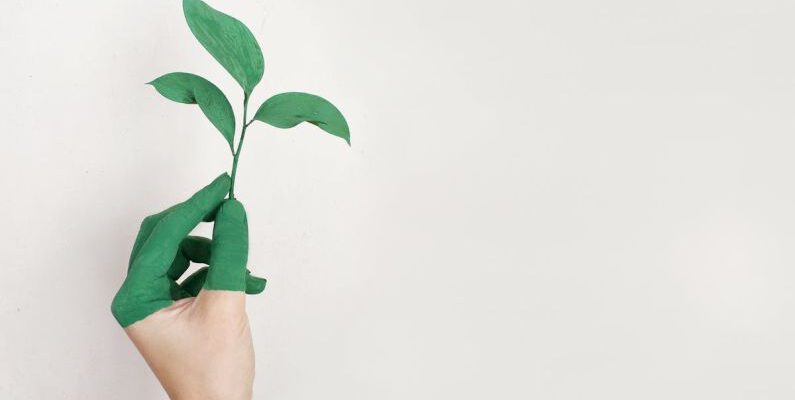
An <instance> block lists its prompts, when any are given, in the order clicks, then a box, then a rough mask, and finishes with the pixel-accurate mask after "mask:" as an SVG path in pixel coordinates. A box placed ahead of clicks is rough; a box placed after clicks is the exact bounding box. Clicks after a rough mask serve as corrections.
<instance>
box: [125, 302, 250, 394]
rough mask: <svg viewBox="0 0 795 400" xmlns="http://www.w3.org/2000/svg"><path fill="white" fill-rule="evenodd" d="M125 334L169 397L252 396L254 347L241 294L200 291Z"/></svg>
mask: <svg viewBox="0 0 795 400" xmlns="http://www.w3.org/2000/svg"><path fill="white" fill-rule="evenodd" d="M125 332H127V335H128V336H129V337H130V339H131V340H132V342H133V343H134V344H135V346H136V347H137V348H138V351H140V353H141V355H143V357H144V359H145V360H146V362H147V364H149V367H150V368H151V369H152V371H153V372H154V373H155V376H157V379H158V380H159V381H160V383H161V384H162V385H163V387H164V388H165V390H166V392H167V393H168V395H169V397H170V398H171V399H174V400H216V399H218V400H221V399H223V400H242V399H251V396H252V387H253V381H254V348H253V346H252V342H251V331H250V329H249V323H248V316H247V315H246V295H245V293H243V292H237V291H225V290H202V291H201V292H199V295H198V296H197V297H190V298H186V299H182V300H179V301H177V302H175V303H174V304H173V305H172V306H170V307H168V308H164V309H162V310H160V311H158V312H156V313H154V314H152V315H149V316H148V317H146V318H144V319H142V320H140V321H138V322H136V323H134V324H132V325H130V326H128V327H127V328H125Z"/></svg>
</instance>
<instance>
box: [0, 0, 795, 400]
mask: <svg viewBox="0 0 795 400" xmlns="http://www.w3.org/2000/svg"><path fill="white" fill-rule="evenodd" d="M210 3H211V4H212V5H214V6H216V7H217V8H219V9H221V10H223V11H225V12H227V13H230V14H232V15H234V16H237V17H238V18H240V19H242V20H243V21H244V22H246V23H247V24H248V25H249V26H250V27H251V28H252V31H253V32H254V34H255V36H256V37H257V38H258V39H259V40H260V42H261V44H262V48H263V51H264V54H265V62H266V71H265V78H264V80H263V82H262V84H261V85H260V86H259V88H258V90H257V91H256V92H255V95H254V97H253V100H252V104H253V105H254V106H253V107H256V106H257V105H258V104H259V103H261V102H262V101H263V100H265V99H266V98H267V97H268V96H270V95H272V94H275V93H278V92H282V91H307V92H312V93H317V94H320V95H322V96H324V97H327V98H328V99H330V100H331V101H333V102H334V103H335V104H336V105H338V106H339V107H340V108H341V109H342V110H343V112H344V113H345V115H346V116H347V118H348V121H349V123H350V126H351V130H352V137H353V147H351V148H348V147H347V146H345V144H344V142H343V141H341V140H339V139H337V138H334V137H332V136H330V135H327V134H325V133H323V132H321V131H319V130H318V129H316V128H314V127H312V126H302V127H300V128H297V129H293V130H290V131H284V130H277V129H275V128H271V127H269V126H266V125H264V124H257V125H253V127H252V129H251V131H250V133H249V134H248V138H247V141H246V146H245V151H244V153H243V156H242V160H241V165H240V168H241V172H240V174H239V180H238V186H239V189H238V192H239V197H240V198H241V199H242V200H243V201H244V203H245V204H246V206H247V209H248V212H249V223H250V229H251V238H252V242H251V255H250V260H251V261H250V266H251V268H252V269H253V270H254V271H255V272H256V273H258V274H260V275H262V276H265V277H267V278H268V279H269V283H268V288H267V289H266V292H265V293H264V294H263V295H261V296H257V297H250V298H249V304H248V306H249V313H250V316H251V320H252V325H253V334H254V341H255V346H256V351H257V378H256V387H255V391H256V396H255V397H256V398H257V399H290V400H298V399H346V400H347V399H379V400H389V399H401V400H402V399H473V400H474V399H531V398H532V399H610V400H614V399H722V400H726V399H792V398H793V397H795V383H793V376H794V375H795V342H793V337H794V336H793V335H794V334H795V319H794V318H793V314H794V312H795V268H793V266H795V254H794V253H793V246H792V244H793V240H795V228H794V227H795V190H793V187H794V185H795V182H793V176H794V175H795V159H793V158H792V157H791V154H792V152H793V149H795V135H794V132H793V131H794V130H795V56H794V54H795V25H793V22H792V21H793V20H794V19H795V3H793V2H792V1H789V0H787V1H784V0H782V1H773V0H753V1H751V0H746V1H739V0H720V1H719V0H687V1H685V0H680V1H630V0H606V1H598V2H595V1H586V0H578V1H574V0H568V1H565V0H564V1H528V0H492V1H488V2H481V1H478V2H475V1H461V0H459V1H453V0H449V1H448V0H406V1H380V0H379V1H373V0H336V1H320V0H314V1H308V0H307V1H286V0H267V1H264V0H235V1H231V0H227V1H221V0H215V1H211V2H210ZM0 57H1V58H0V72H1V74H0V77H1V79H0V109H2V117H1V118H0V132H1V133H2V144H0V170H2V172H0V188H2V193H0V210H2V216H3V219H2V226H1V229H0V250H2V257H3V259H2V261H3V263H2V266H0V271H1V272H2V273H1V274H0V398H2V399H122V400H125V399H161V398H164V397H165V394H164V393H163V391H162V389H160V387H159V385H158V384H157V382H156V381H155V379H154V377H153V376H152V374H151V373H150V372H149V370H148V369H147V367H146V365H145V364H144V362H143V360H142V359H141V358H140V356H139V355H138V354H137V353H136V351H135V349H134V348H133V346H132V344H131V343H130V342H129V341H128V340H127V338H126V337H125V335H124V333H123V331H122V330H121V329H120V328H119V327H118V325H117V324H116V322H115V321H114V320H113V318H112V317H111V315H110V312H109V305H110V301H111V298H112V296H113V294H114V293H115V291H116V289H117V287H118V286H119V285H120V284H121V282H122V280H123V277H124V272H125V268H126V262H127V256H128V252H129V250H130V247H131V245H132V242H133V239H134V237H135V234H136V231H137V228H138V224H139V222H140V220H141V219H142V218H143V217H144V216H146V215H148V214H151V213H154V212H156V211H159V210H160V209H163V208H165V207H167V206H169V205H171V204H174V203H177V202H179V201H182V200H183V199H185V198H186V197H187V196H189V195H190V194H191V193H193V192H194V191H195V190H197V189H198V188H200V187H201V186H203V185H205V184H206V183H208V182H209V181H210V180H212V179H213V178H214V177H215V176H217V175H218V174H219V173H220V172H222V171H224V170H227V169H228V168H229V166H230V163H231V162H230V157H229V154H228V152H227V149H226V148H225V143H224V141H223V139H222V138H221V136H220V135H219V134H218V133H217V132H216V131H215V130H214V129H213V128H212V126H211V125H210V124H209V123H208V122H207V121H206V120H205V118H204V117H203V116H202V114H201V112H200V111H199V110H198V108H197V107H195V106H187V105H181V104H177V103H173V102H170V101H168V100H166V99H164V98H162V97H161V96H160V95H158V94H157V93H156V92H155V91H154V90H153V89H152V88H151V87H149V86H145V85H144V83H145V82H148V81H150V80H152V79H154V78H155V77H157V76H159V75H161V74H164V73H167V72H172V71H188V72H193V73H197V74H200V75H203V76H205V77H207V78H209V79H211V80H212V81H214V82H216V83H217V84H218V85H219V86H220V87H221V88H222V89H223V90H224V91H226V92H227V93H230V98H231V100H232V102H233V104H234V105H235V107H238V110H239V103H240V102H241V97H242V96H241V95H240V93H239V92H240V90H239V87H238V86H237V85H236V83H235V82H234V81H233V80H232V79H231V78H230V77H229V76H228V75H227V74H226V72H225V71H224V70H223V69H222V68H221V67H220V66H218V65H217V64H216V63H215V61H214V60H213V59H212V58H211V57H210V56H209V55H208V54H207V53H206V52H205V51H204V50H203V49H202V48H201V46H200V45H199V44H198V42H196V41H195V39H193V37H192V36H191V34H190V31H189V30H188V28H187V26H186V24H185V22H184V19H183V16H182V13H181V6H180V2H179V1H176V0H171V1H157V2H155V1H146V2H144V1H140V0H116V1H100V0H91V1H72V2H68V1H57V0H42V1H26V0H3V2H2V4H1V5H0ZM202 232H205V233H206V232H208V229H207V228H206V227H204V228H202Z"/></svg>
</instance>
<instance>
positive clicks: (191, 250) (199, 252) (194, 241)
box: [167, 236, 211, 281]
mask: <svg viewBox="0 0 795 400" xmlns="http://www.w3.org/2000/svg"><path fill="white" fill-rule="evenodd" d="M210 243H211V242H210V239H207V238H205V237H201V236H188V237H186V238H185V239H182V242H181V243H180V244H179V251H178V252H177V255H176V257H174V262H172V263H171V267H169V269H168V273H167V275H168V278H169V279H171V280H173V281H176V280H177V279H179V277H180V276H182V274H183V273H185V270H187V269H188V267H189V266H190V263H191V261H192V262H195V263H201V264H209V263H210Z"/></svg>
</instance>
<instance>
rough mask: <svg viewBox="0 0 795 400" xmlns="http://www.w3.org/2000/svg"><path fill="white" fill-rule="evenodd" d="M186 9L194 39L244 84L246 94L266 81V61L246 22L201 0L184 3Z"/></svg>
mask: <svg viewBox="0 0 795 400" xmlns="http://www.w3.org/2000/svg"><path fill="white" fill-rule="evenodd" d="M182 8H183V11H184V12H185V19H186V20H187V21H188V26H189V27H190V30H191V32H193V36H196V39H198V40H199V43H201V44H202V46H204V48H205V49H207V51H208V52H210V54H212V56H213V57H215V59H216V60H217V61H218V62H219V63H220V64H221V65H222V66H223V67H224V68H226V70H227V71H229V73H230V74H231V75H232V77H233V78H235V80H236V81H237V82H238V83H240V86H242V87H243V90H245V92H246V94H251V91H252V90H254V87H255V86H257V84H258V83H259V81H260V80H262V73H263V70H264V68H265V61H264V60H263V58H262V50H260V47H259V44H257V39H255V38H254V35H253V34H252V33H251V31H250V30H248V28H246V26H245V25H243V23H242V22H240V21H238V20H237V19H235V18H232V17H230V16H229V15H226V14H224V13H222V12H220V11H217V10H215V9H214V8H212V7H210V6H208V5H207V3H205V2H203V1H201V0H184V1H183V2H182Z"/></svg>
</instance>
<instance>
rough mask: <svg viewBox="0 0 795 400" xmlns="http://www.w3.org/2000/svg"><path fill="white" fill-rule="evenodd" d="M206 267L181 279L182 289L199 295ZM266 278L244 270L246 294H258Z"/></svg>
mask: <svg viewBox="0 0 795 400" xmlns="http://www.w3.org/2000/svg"><path fill="white" fill-rule="evenodd" d="M209 270H210V269H209V268H208V267H204V268H200V269H198V270H197V271H196V272H194V273H193V274H191V275H190V276H189V277H187V278H185V280H184V281H182V284H181V285H180V286H182V290H184V291H186V292H187V293H188V294H190V295H191V296H193V297H196V296H198V295H199V292H201V290H202V287H203V286H204V282H205V281H206V280H207V272H209ZM266 283H267V280H266V279H265V278H260V277H258V276H254V275H251V272H248V271H246V294H260V293H262V291H264V290H265V284H266Z"/></svg>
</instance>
